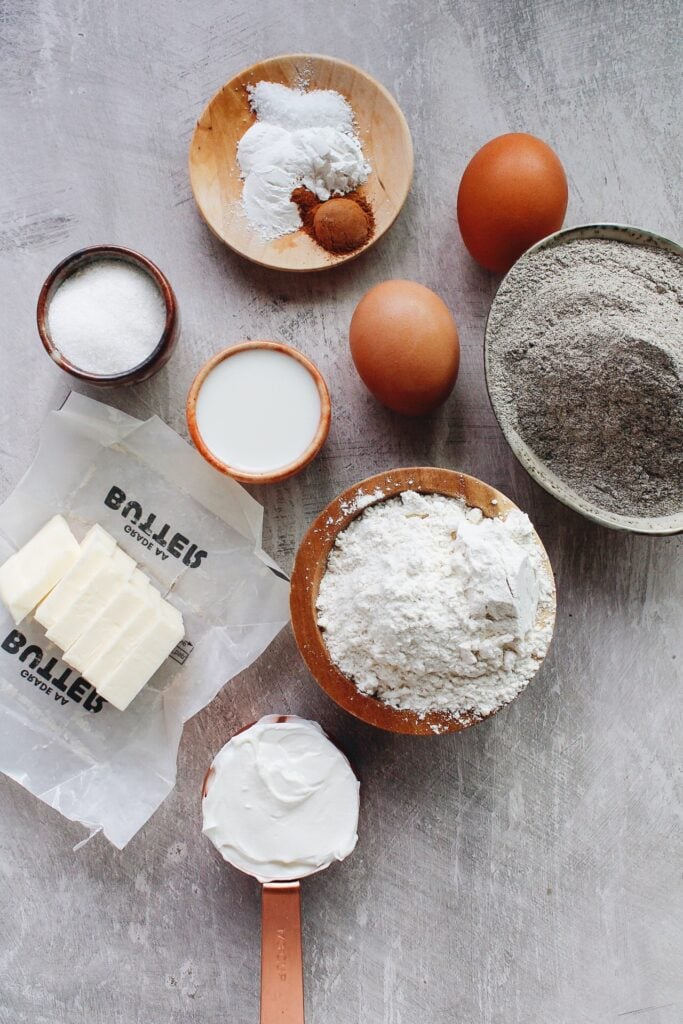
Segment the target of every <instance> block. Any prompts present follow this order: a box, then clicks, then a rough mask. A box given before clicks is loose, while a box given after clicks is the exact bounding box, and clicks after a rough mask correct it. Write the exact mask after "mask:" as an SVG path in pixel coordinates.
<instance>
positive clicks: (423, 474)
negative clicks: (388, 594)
mask: <svg viewBox="0 0 683 1024" xmlns="http://www.w3.org/2000/svg"><path fill="white" fill-rule="evenodd" d="M468 486H470V487H472V488H474V489H481V490H482V491H483V492H484V493H485V494H486V496H487V498H488V505H487V508H483V507H482V512H483V513H484V515H485V516H487V517H489V518H492V517H495V516H499V515H500V514H501V513H508V512H510V511H512V510H513V509H517V508H518V506H517V505H515V503H514V502H513V501H511V500H510V498H508V497H507V496H506V495H505V494H503V493H502V492H501V491H498V490H496V489H495V488H494V487H491V486H490V485H489V484H486V483H484V481H483V480H479V479H477V477H473V476H469V475H468V474H466V473H459V472H456V471H454V470H449V469H439V468H436V467H429V466H421V467H413V468H405V469H393V470H388V471H387V472H384V473H377V474H375V475H374V476H371V477H368V478H367V479H365V480H362V481H361V482H360V483H358V484H354V485H353V486H352V487H347V489H346V490H345V491H343V492H342V493H341V494H339V495H338V496H337V497H336V498H335V499H334V500H333V501H331V502H330V503H329V504H328V505H327V506H326V507H325V508H324V509H323V510H322V512H321V513H320V514H319V515H318V516H317V518H316V519H315V520H314V521H313V522H312V523H311V525H310V526H309V528H308V530H307V532H306V534H305V536H304V538H303V540H302V541H301V544H300V545H299V549H298V551H297V555H296V560H295V563H294V570H293V572H292V578H291V591H290V608H291V615H292V628H293V631H294V637H295V639H296V643H297V646H298V648H299V651H300V653H301V656H302V657H303V659H304V661H305V663H306V665H307V667H308V669H309V671H310V672H311V675H312V676H313V678H314V679H315V680H316V682H317V683H318V685H319V686H320V687H321V689H322V690H324V691H325V693H326V694H327V695H328V697H330V698H331V699H332V700H333V701H334V702H335V703H336V704H338V705H339V706H340V707H342V708H343V709H344V710H345V711H348V712H349V713H350V714H352V715H354V716H355V717H356V718H359V719H360V720H361V721H363V722H366V723H367V724H368V725H374V726H376V727H378V728H380V729H386V730H388V731H389V732H396V733H410V734H412V735H421V736H434V735H440V734H442V733H447V732H461V731H462V730H463V729H468V728H470V727H471V726H473V725H476V724H477V723H478V722H483V721H485V720H486V719H487V718H490V717H492V715H494V714H496V712H497V711H499V710H500V708H501V707H504V706H505V705H503V704H501V705H500V706H499V707H498V708H496V709H495V710H494V711H492V712H491V713H490V714H489V715H486V716H484V717H482V718H475V717H474V716H470V717H469V718H464V719H463V718H459V719H455V718H453V717H451V716H450V715H449V714H447V713H446V712H430V713H428V714H426V715H425V716H424V717H422V716H420V715H418V714H417V713H416V712H414V711H400V710H397V709H396V708H392V707H390V706H389V705H388V704H384V703H382V702H381V701H380V700H378V699H377V698H375V697H370V696H368V695H367V694H364V693H361V692H360V691H359V690H358V689H357V687H356V685H355V684H354V683H353V681H352V680H350V679H349V678H348V677H347V676H345V675H344V674H343V673H342V672H341V671H340V670H339V669H338V668H337V666H336V665H335V664H334V663H333V662H332V660H331V658H330V655H329V653H328V651H327V647H326V645H325V641H324V640H323V636H322V632H321V630H320V628H319V626H318V624H317V616H316V611H315V602H316V599H317V596H318V587H319V584H320V579H321V577H322V575H323V573H324V571H325V567H326V565H327V558H328V555H329V553H330V551H331V549H332V547H333V546H334V543H335V541H336V539H337V535H338V534H339V533H341V532H342V530H345V529H346V527H347V526H348V525H349V523H351V522H352V521H353V520H354V519H356V518H357V517H358V516H359V515H361V514H362V512H363V511H364V509H365V508H367V507H368V506H367V505H364V506H363V508H354V504H353V503H354V499H356V498H357V497H358V496H359V495H372V494H373V492H375V491H376V490H377V489H378V488H379V489H380V490H381V491H382V492H383V493H382V497H378V498H377V500H376V501H373V502H371V503H370V504H376V503H378V502H379V501H386V500H388V499H390V498H393V497H395V496H396V495H397V494H400V493H401V492H402V491H408V490H414V491H418V492H419V493H422V494H443V495H445V496H446V497H455V498H462V497H464V496H465V494H466V491H467V488H468ZM494 502H495V504H494ZM479 507H481V506H479ZM532 528H533V527H532ZM534 536H535V538H536V542H537V544H538V546H539V548H540V550H541V553H542V555H543V558H544V562H545V565H546V568H547V572H548V579H549V581H550V583H551V588H552V609H551V615H552V623H551V626H552V627H553V628H554V624H555V610H556V604H555V581H554V576H553V571H552V566H551V564H550V559H549V558H548V555H547V552H546V550H545V548H544V546H543V543H542V541H541V539H540V537H539V536H538V534H537V533H536V531H535V530H534ZM551 640H552V629H551V636H550V639H549V640H548V648H547V649H546V652H545V655H544V658H545V656H546V655H547V650H548V649H549V647H550V642H551ZM543 660H544V659H541V660H540V661H539V663H538V668H537V671H538V669H539V668H540V667H541V665H542V663H543ZM532 678H533V677H532ZM528 682H531V680H529V681H528ZM528 682H527V684H526V685H528ZM525 688H526V687H525ZM521 692H523V690H522V691H520V693H521ZM517 696H519V694H517ZM513 699H514V698H513ZM508 703H509V702H508Z"/></svg>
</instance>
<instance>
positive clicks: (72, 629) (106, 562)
mask: <svg viewBox="0 0 683 1024" xmlns="http://www.w3.org/2000/svg"><path fill="white" fill-rule="evenodd" d="M92 558H93V559H94V560H96V561H97V563H98V564H97V568H96V571H95V573H94V575H93V576H92V578H91V579H90V581H89V582H88V583H87V584H86V586H85V587H84V588H83V589H82V590H81V591H80V593H79V594H78V597H77V598H76V600H75V601H74V602H73V604H71V605H70V606H69V608H67V609H66V611H65V612H64V614H63V615H60V617H59V618H58V619H57V621H56V622H54V623H53V625H52V626H51V627H50V628H49V629H48V631H47V638H48V640H51V641H52V643H54V644H57V646H58V647H61V649H62V650H63V651H68V649H69V648H70V647H71V645H72V644H74V643H75V642H76V640H78V638H79V636H81V634H82V633H84V632H85V631H86V630H87V629H89V627H90V626H91V624H92V623H93V622H94V621H95V619H96V618H97V616H98V615H99V613H100V611H101V609H102V606H103V605H105V604H107V603H108V602H109V601H110V600H111V598H112V597H114V596H115V595H116V594H117V593H118V592H119V591H120V590H122V589H123V587H124V586H125V584H126V582H127V576H125V575H124V573H123V572H122V570H121V568H120V567H119V566H117V565H116V564H115V562H114V559H113V558H111V557H110V556H109V555H105V554H104V552H102V551H95V552H93V555H92Z"/></svg>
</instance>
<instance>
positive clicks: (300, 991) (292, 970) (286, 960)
mask: <svg viewBox="0 0 683 1024" xmlns="http://www.w3.org/2000/svg"><path fill="white" fill-rule="evenodd" d="M295 717H296V716H295V715H280V716H278V717H277V719H276V722H278V723H280V722H287V721H289V720H290V719H293V718H295ZM254 724H255V723H254V722H250V723H249V725H245V726H244V728H242V729H240V730H238V732H236V733H235V734H234V735H235V736H239V734H240V733H242V732H245V731H246V730H247V729H250V728H251V726H252V725H254ZM212 774H213V767H211V768H209V770H208V772H207V773H206V776H205V778H204V785H203V787H202V799H203V798H204V797H205V796H206V794H207V793H208V791H209V788H210V785H211V777H212ZM238 870H240V869H239V868H238ZM319 870H321V869H320V868H312V869H311V870H310V871H307V872H306V874H305V875H302V878H304V877H307V876H308V875H312V874H315V873H316V872H317V871H319ZM245 874H250V872H245ZM252 877H255V876H252ZM260 885H261V1016H260V1022H261V1024H304V979H303V946H302V941H301V882H300V880H299V879H295V880H291V879H290V880H287V881H281V882H278V881H272V882H261V883H260Z"/></svg>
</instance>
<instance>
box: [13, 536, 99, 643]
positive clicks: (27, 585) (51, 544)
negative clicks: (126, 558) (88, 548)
mask: <svg viewBox="0 0 683 1024" xmlns="http://www.w3.org/2000/svg"><path fill="white" fill-rule="evenodd" d="M80 553H81V549H80V545H79V543H78V541H77V540H76V538H75V537H74V535H73V533H72V532H71V530H70V529H69V526H68V524H67V522H66V520H65V519H64V517H63V516H54V517H53V518H52V519H50V520H49V522H47V523H46V524H45V526H43V527H42V529H40V530H39V531H38V533H36V535H35V536H34V537H32V538H31V540H30V541H28V543H26V544H24V546H23V548H20V550H19V551H17V552H16V554H14V555H12V556H11V558H8V560H7V561H6V562H5V564H4V565H3V566H1V567H0V598H1V599H2V601H3V602H4V603H5V604H6V605H7V608H8V609H9V612H10V615H11V616H12V618H13V619H14V621H15V622H16V623H17V624H19V623H20V622H21V620H22V619H24V618H25V617H26V616H27V615H28V613H29V612H30V611H32V610H33V609H34V608H35V607H36V605H37V604H38V603H39V602H40V601H42V600H43V598H44V597H46V596H47V594H49V593H50V591H51V590H52V588H53V587H54V586H55V585H56V584H57V583H59V581H60V580H61V578H62V577H63V576H64V574H65V573H67V572H68V571H69V569H70V568H71V566H72V565H74V563H75V562H76V561H77V560H78V558H79V555H80Z"/></svg>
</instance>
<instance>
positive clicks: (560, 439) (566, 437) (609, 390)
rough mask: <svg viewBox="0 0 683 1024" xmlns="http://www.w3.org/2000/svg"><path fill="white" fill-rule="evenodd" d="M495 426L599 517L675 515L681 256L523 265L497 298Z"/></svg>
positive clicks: (575, 247) (561, 248)
mask: <svg viewBox="0 0 683 1024" xmlns="http://www.w3.org/2000/svg"><path fill="white" fill-rule="evenodd" d="M487 345H488V379H489V388H490V391H491V396H492V398H493V400H494V402H495V405H496V411H497V413H498V415H499V417H500V418H501V422H502V423H503V424H504V425H506V426H507V427H508V428H512V430H513V431H515V432H516V433H517V434H518V435H519V436H520V437H521V439H522V440H523V441H524V442H525V444H527V445H528V447H529V448H530V449H531V450H532V451H533V452H534V453H535V455H536V456H537V457H538V458H539V459H540V460H541V461H542V462H544V463H545V464H546V465H547V466H548V467H549V468H550V469H551V470H552V472H553V473H555V474H556V476H558V477H559V478H560V479H561V480H563V481H564V482H565V483H566V484H567V485H569V486H570V487H571V488H573V490H575V491H576V493H577V494H579V495H581V497H583V498H584V499H585V500H587V501H590V502H592V503H593V504H594V505H596V506H597V507H598V508H602V509H606V510H608V511H610V512H616V513H619V514H622V515H630V516H665V515H673V514H675V513H677V512H680V511H681V510H682V509H683V257H681V256H680V255H678V254H677V253H673V252H663V251H659V250H657V249H652V248H648V247H646V246H640V245H630V244H628V243H626V242H620V241H613V240H611V239H609V240H608V239H578V240H576V241H572V242H568V243H566V244H565V245H558V246H555V247H553V248H550V249H545V250H541V251H540V252H534V253H529V254H528V255H526V256H523V257H522V258H521V259H520V260H519V262H518V263H516V264H515V266H514V267H513V268H512V270H511V272H510V274H509V275H508V277H507V278H506V279H505V281H504V282H503V284H502V285H501V288H500V290H499V292H498V295H497V296H496V300H495V302H494V304H493V307H492V309H491V315H490V317H489V326H488V331H487Z"/></svg>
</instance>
